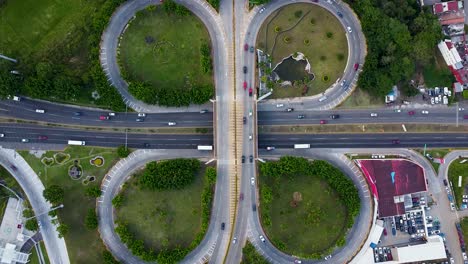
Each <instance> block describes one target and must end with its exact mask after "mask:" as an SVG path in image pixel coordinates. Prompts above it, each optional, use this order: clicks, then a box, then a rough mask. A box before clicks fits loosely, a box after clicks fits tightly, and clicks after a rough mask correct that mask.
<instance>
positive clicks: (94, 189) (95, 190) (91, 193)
mask: <svg viewBox="0 0 468 264" xmlns="http://www.w3.org/2000/svg"><path fill="white" fill-rule="evenodd" d="M101 193H102V192H101V189H100V188H99V186H96V185H94V186H89V187H88V188H86V191H85V194H86V196H88V197H91V198H97V197H99V196H101Z"/></svg>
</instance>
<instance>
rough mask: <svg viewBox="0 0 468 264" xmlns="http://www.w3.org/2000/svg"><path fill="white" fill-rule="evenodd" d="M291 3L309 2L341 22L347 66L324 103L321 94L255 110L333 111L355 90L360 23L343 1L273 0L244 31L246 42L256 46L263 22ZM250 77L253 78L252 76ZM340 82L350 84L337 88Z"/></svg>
mask: <svg viewBox="0 0 468 264" xmlns="http://www.w3.org/2000/svg"><path fill="white" fill-rule="evenodd" d="M294 3H309V4H315V5H318V6H320V7H322V8H324V9H326V10H328V11H329V12H330V13H331V14H333V15H334V16H335V17H336V18H337V19H338V20H339V21H340V23H341V25H342V26H343V28H344V30H345V32H346V38H347V40H348V60H347V63H346V68H345V70H344V72H343V75H342V77H341V78H340V80H339V82H337V83H335V84H332V86H331V87H330V88H328V89H327V90H326V91H325V92H324V95H325V96H326V98H327V99H326V100H324V101H321V102H320V101H319V99H320V98H321V97H323V95H322V94H319V95H315V96H310V97H298V98H291V99H277V100H265V101H260V102H259V106H258V109H259V110H260V111H265V110H271V111H274V110H279V109H277V108H276V103H285V105H287V106H288V107H289V106H290V107H294V108H297V109H317V110H327V109H332V108H334V107H336V106H337V105H339V104H340V103H341V102H343V101H344V100H345V99H346V98H347V97H348V96H349V95H350V94H351V93H352V91H353V89H354V87H355V84H356V82H357V79H358V75H359V72H360V70H358V71H355V70H354V64H355V63H359V64H360V68H361V67H362V64H364V60H365V57H366V54H367V50H366V40H365V36H364V34H363V33H362V28H361V24H360V22H359V20H358V18H357V16H356V14H355V13H354V11H353V10H352V9H351V8H350V7H349V6H348V5H347V4H346V3H344V2H343V1H334V0H333V1H332V0H329V1H326V0H320V1H318V2H317V3H315V2H311V1H310V0H291V1H284V0H273V1H271V2H270V3H269V4H268V5H266V6H265V11H264V12H263V13H261V14H260V13H257V14H256V15H254V16H253V18H252V20H251V21H250V24H249V26H248V29H247V30H248V32H250V34H247V35H246V38H245V41H246V43H255V41H256V39H255V37H256V36H257V34H258V31H259V29H260V27H261V26H262V24H263V22H264V21H265V19H267V18H268V17H269V16H270V15H271V14H272V13H273V12H274V11H276V10H278V9H279V8H281V7H283V6H286V5H289V4H294ZM251 12H258V8H256V9H254V10H253V11H251ZM338 12H340V13H341V14H342V17H339V16H338ZM347 27H350V28H351V30H352V32H351V33H350V32H348V30H347ZM251 66H253V63H252V64H251ZM252 78H254V77H253V75H252ZM343 80H346V81H347V83H348V84H349V88H348V89H343V88H342V86H341V85H340V84H341V82H342V81H343ZM280 110H284V109H280Z"/></svg>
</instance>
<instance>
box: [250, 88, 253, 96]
mask: <svg viewBox="0 0 468 264" xmlns="http://www.w3.org/2000/svg"><path fill="white" fill-rule="evenodd" d="M252 93H253V89H252V87H250V88H249V96H252Z"/></svg>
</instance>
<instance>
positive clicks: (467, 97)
mask: <svg viewBox="0 0 468 264" xmlns="http://www.w3.org/2000/svg"><path fill="white" fill-rule="evenodd" d="M463 98H465V99H468V90H464V91H463Z"/></svg>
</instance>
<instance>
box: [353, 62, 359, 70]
mask: <svg viewBox="0 0 468 264" xmlns="http://www.w3.org/2000/svg"><path fill="white" fill-rule="evenodd" d="M358 69H359V63H355V64H354V70H355V71H357V70H358Z"/></svg>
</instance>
